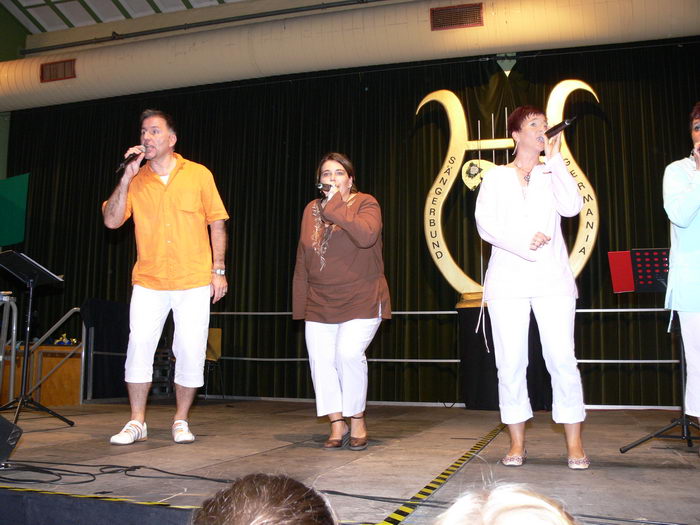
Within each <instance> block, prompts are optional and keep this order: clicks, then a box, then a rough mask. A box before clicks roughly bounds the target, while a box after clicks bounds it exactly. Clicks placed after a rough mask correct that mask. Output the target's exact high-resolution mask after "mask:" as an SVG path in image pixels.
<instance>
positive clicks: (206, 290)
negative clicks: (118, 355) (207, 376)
mask: <svg viewBox="0 0 700 525" xmlns="http://www.w3.org/2000/svg"><path fill="white" fill-rule="evenodd" d="M209 299H210V287H209V285H207V286H201V287H199V288H191V289H189V290H151V289H149V288H144V287H143V286H139V285H134V291H133V294H132V296H131V308H130V311H129V330H130V333H129V347H128V349H127V351H126V364H125V365H124V371H125V373H124V380H125V381H126V382H127V383H150V382H151V380H152V379H153V355H154V353H155V351H156V347H157V346H158V341H159V340H160V335H161V333H162V332H163V325H164V324H165V320H166V319H167V317H168V313H169V312H170V310H172V311H173V320H174V322H175V335H174V337H173V355H174V356H175V382H176V383H177V384H178V385H181V386H184V387H190V388H198V387H200V386H202V385H203V384H204V359H205V357H206V352H207V337H208V335H209Z"/></svg>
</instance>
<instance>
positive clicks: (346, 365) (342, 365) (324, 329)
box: [306, 318, 382, 417]
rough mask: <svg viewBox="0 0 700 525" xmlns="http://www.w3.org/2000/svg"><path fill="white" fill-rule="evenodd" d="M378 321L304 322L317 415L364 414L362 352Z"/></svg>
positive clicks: (364, 390)
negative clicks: (338, 413) (337, 413)
mask: <svg viewBox="0 0 700 525" xmlns="http://www.w3.org/2000/svg"><path fill="white" fill-rule="evenodd" d="M381 322H382V320H381V318H377V319H352V320H350V321H346V322H344V323H338V324H331V323H317V322H314V321H306V348H307V350H308V351H309V365H310V366H311V379H312V380H313V383H314V391H315V392H316V414H317V415H318V416H325V415H328V414H334V413H336V412H341V413H342V414H343V417H349V416H354V415H355V414H359V413H360V412H364V410H365V405H366V403H367V358H366V357H365V350H366V349H367V347H368V346H369V344H370V343H371V342H372V339H373V338H374V334H376V333H377V329H378V328H379V325H380V324H381Z"/></svg>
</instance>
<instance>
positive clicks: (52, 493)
mask: <svg viewBox="0 0 700 525" xmlns="http://www.w3.org/2000/svg"><path fill="white" fill-rule="evenodd" d="M0 489H4V490H11V491H13V492H32V493H34V494H48V495H50V496H68V497H70V498H83V499H96V500H101V501H113V502H117V503H133V504H135V505H151V506H155V507H166V508H169V509H178V510H192V509H198V508H199V507H198V506H193V505H170V504H169V503H163V502H160V501H135V500H131V499H128V498H115V497H109V496H100V495H96V494H69V493H68V492H55V491H52V490H40V489H29V488H25V487H9V486H6V485H0Z"/></svg>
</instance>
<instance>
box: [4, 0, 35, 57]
mask: <svg viewBox="0 0 700 525" xmlns="http://www.w3.org/2000/svg"><path fill="white" fill-rule="evenodd" d="M28 34H29V31H28V30H27V29H26V28H25V27H24V26H23V25H22V24H20V23H19V22H18V21H17V19H16V18H15V17H14V16H12V15H11V14H10V12H9V11H8V10H7V9H5V7H4V6H3V5H0V35H2V38H0V61H2V60H15V59H16V58H19V50H20V49H22V48H23V47H24V42H25V39H26V38H27V35H28Z"/></svg>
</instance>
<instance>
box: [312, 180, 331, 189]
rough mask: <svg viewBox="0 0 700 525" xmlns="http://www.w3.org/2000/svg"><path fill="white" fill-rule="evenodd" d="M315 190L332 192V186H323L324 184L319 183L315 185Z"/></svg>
mask: <svg viewBox="0 0 700 525" xmlns="http://www.w3.org/2000/svg"><path fill="white" fill-rule="evenodd" d="M315 188H316V189H317V190H323V191H330V190H331V185H330V184H323V183H322V182H319V183H318V184H316V185H315Z"/></svg>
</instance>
